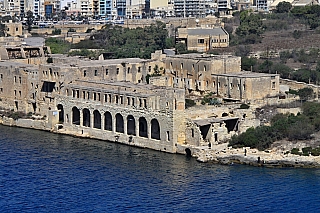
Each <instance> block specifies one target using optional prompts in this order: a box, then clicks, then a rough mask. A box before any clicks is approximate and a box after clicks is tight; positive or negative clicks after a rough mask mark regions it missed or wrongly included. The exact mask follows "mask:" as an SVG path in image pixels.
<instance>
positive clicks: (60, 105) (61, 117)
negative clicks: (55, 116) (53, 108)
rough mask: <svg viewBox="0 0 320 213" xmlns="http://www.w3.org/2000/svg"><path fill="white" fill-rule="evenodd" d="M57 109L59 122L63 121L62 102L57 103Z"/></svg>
mask: <svg viewBox="0 0 320 213" xmlns="http://www.w3.org/2000/svg"><path fill="white" fill-rule="evenodd" d="M57 109H58V111H59V123H63V122H64V110H63V106H62V104H58V105H57Z"/></svg>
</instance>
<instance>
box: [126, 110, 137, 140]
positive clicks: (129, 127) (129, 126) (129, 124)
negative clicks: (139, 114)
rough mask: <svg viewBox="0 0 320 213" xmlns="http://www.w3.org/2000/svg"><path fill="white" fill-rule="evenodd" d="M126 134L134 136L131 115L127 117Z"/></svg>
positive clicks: (133, 123)
mask: <svg viewBox="0 0 320 213" xmlns="http://www.w3.org/2000/svg"><path fill="white" fill-rule="evenodd" d="M127 134H128V135H136V122H135V119H134V117H133V116H132V115H128V117H127Z"/></svg>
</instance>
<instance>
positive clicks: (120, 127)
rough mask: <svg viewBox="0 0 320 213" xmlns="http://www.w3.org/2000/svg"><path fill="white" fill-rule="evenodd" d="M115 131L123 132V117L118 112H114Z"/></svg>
mask: <svg viewBox="0 0 320 213" xmlns="http://www.w3.org/2000/svg"><path fill="white" fill-rule="evenodd" d="M116 132H121V133H124V123H123V117H122V115H121V114H120V113H117V114H116Z"/></svg>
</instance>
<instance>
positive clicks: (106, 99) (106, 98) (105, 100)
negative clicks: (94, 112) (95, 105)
mask: <svg viewBox="0 0 320 213" xmlns="http://www.w3.org/2000/svg"><path fill="white" fill-rule="evenodd" d="M107 101H108V95H107V94H105V95H104V102H107Z"/></svg>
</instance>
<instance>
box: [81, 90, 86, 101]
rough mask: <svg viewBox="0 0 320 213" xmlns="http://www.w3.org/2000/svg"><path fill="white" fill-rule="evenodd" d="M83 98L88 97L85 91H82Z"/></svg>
mask: <svg viewBox="0 0 320 213" xmlns="http://www.w3.org/2000/svg"><path fill="white" fill-rule="evenodd" d="M82 98H83V99H86V92H85V91H82Z"/></svg>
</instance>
